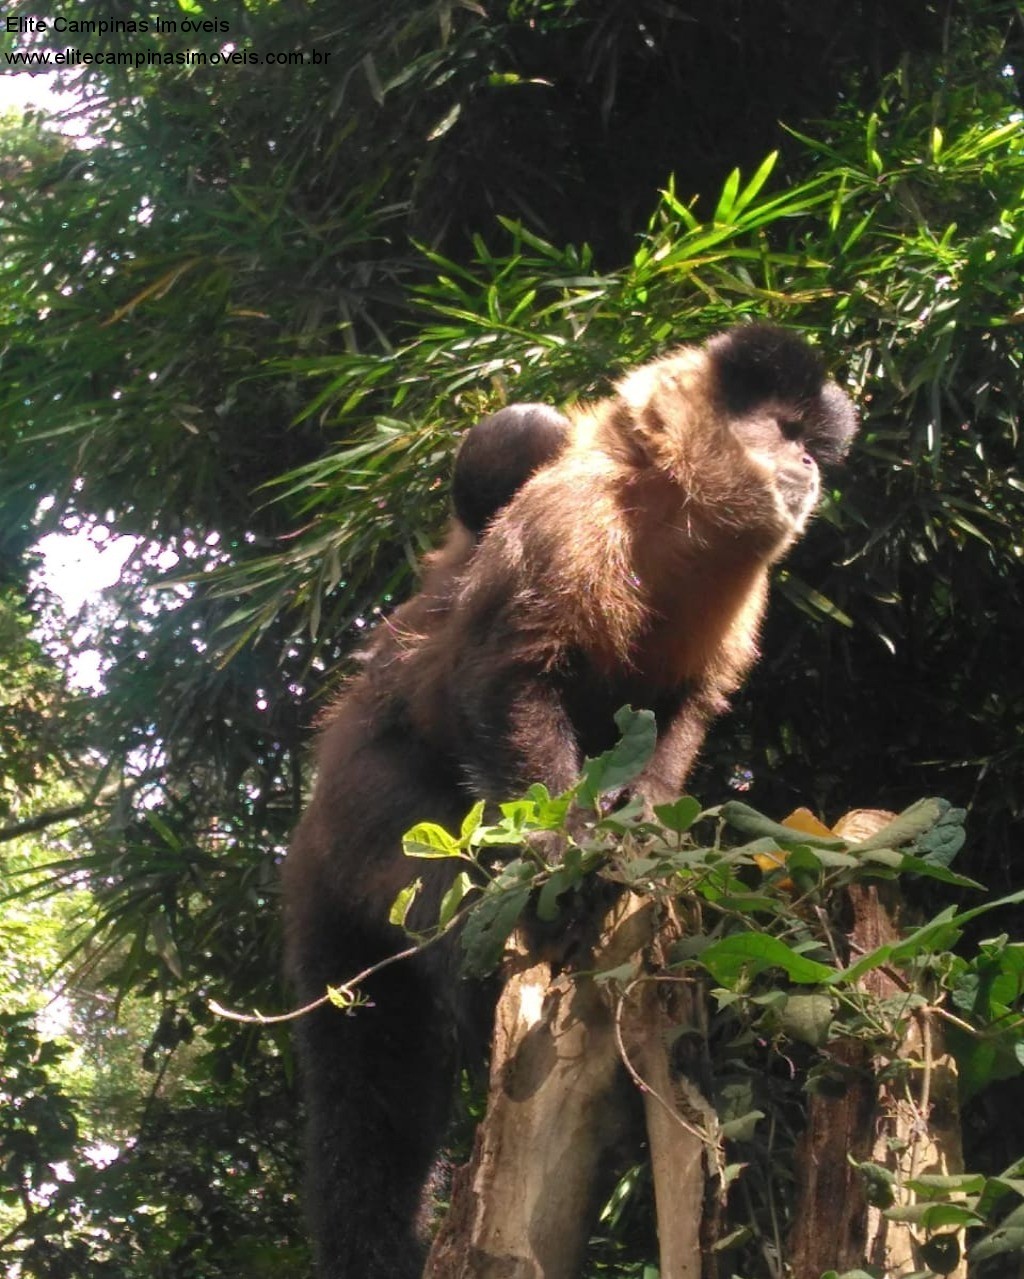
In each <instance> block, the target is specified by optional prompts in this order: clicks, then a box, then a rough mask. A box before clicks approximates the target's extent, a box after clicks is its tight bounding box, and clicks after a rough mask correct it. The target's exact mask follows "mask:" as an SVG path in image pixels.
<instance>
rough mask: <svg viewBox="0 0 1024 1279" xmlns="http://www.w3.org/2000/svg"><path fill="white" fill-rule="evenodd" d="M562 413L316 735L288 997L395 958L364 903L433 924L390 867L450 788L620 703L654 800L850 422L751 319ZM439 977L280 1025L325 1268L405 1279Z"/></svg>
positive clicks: (771, 333) (562, 772) (494, 779)
mask: <svg viewBox="0 0 1024 1279" xmlns="http://www.w3.org/2000/svg"><path fill="white" fill-rule="evenodd" d="M569 416H570V427H569V439H568V443H567V444H566V445H565V447H564V448H563V449H562V451H560V452H558V453H557V455H556V456H554V457H553V459H551V460H548V461H546V463H545V464H544V465H542V466H541V468H540V469H539V470H537V471H536V472H535V473H533V474H532V475H531V476H530V478H528V479H527V480H526V481H525V483H523V484H522V487H521V488H519V489H518V491H516V492H515V493H514V496H512V497H511V500H509V501H508V503H507V505H505V506H504V508H503V509H501V510H499V511H498V512H497V513H496V514H495V515H494V516H493V518H492V519H491V520H490V522H489V523H488V524H487V526H486V529H485V531H484V532H483V535H482V537H481V539H480V540H479V542H478V543H477V542H475V541H474V540H473V539H472V538H471V537H468V534H467V537H462V536H461V534H460V533H459V529H458V527H457V526H456V528H455V529H454V531H453V533H452V535H451V537H450V539H449V542H448V543H447V544H446V546H445V548H444V549H443V550H442V551H441V552H440V554H439V555H438V556H437V557H436V558H435V559H434V560H433V561H431V562H430V563H429V564H428V568H427V573H426V577H425V580H424V588H423V591H422V592H421V594H420V595H419V596H418V597H417V599H416V600H414V601H412V602H411V603H410V604H408V605H404V606H403V607H402V608H401V609H399V610H398V611H397V613H396V614H395V615H394V618H393V619H392V623H391V629H390V630H389V631H387V632H386V633H385V638H382V639H378V640H377V641H376V642H375V644H374V645H372V646H371V648H370V650H369V654H368V661H367V664H366V667H365V669H364V671H363V672H362V674H361V675H360V676H359V677H358V678H356V679H355V680H354V681H353V682H352V683H351V684H350V685H349V686H348V688H347V689H346V691H345V693H344V694H343V696H342V698H341V700H340V701H339V703H338V704H337V706H336V707H335V709H334V711H333V718H332V719H331V721H330V723H328V725H327V726H326V729H325V731H324V734H323V737H322V740H321V745H320V755H319V763H320V775H319V780H318V782H317V787H316V791H315V793H314V796H313V799H312V801H311V803H310V806H309V809H308V811H307V813H306V815H305V817H304V818H303V821H302V823H301V824H300V826H299V829H298V831H297V832H296V835H295V840H294V843H293V846H292V850H291V852H290V854H289V857H288V859H287V863H286V866H285V901H286V913H287V932H288V950H289V966H290V969H291V972H292V974H293V976H294V978H295V980H296V983H297V985H298V987H299V990H300V994H301V995H302V996H303V997H304V998H314V997H316V996H317V995H319V994H322V993H323V990H324V987H325V985H326V984H328V983H337V982H338V981H340V980H343V979H344V978H345V977H346V976H350V975H351V974H352V973H354V972H356V971H358V970H359V969H361V968H364V967H365V966H366V965H367V964H368V963H372V962H373V961H374V960H375V959H379V958H382V957H383V956H384V955H386V954H388V953H390V952H392V951H393V950H394V949H395V948H397V947H398V946H400V945H401V944H402V938H401V935H400V934H399V933H398V932H397V930H395V929H393V928H391V927H390V925H389V924H388V923H387V913H388V908H389V906H390V904H391V901H392V899H393V897H394V895H395V893H396V892H397V891H398V889H399V888H400V887H401V886H402V885H403V884H404V883H408V882H409V881H411V880H412V879H413V878H414V877H415V876H417V875H419V876H421V877H422V878H423V880H424V887H425V900H424V902H423V910H424V914H423V917H422V918H423V921H424V922H426V921H427V920H429V919H430V918H436V908H437V903H438V901H439V900H440V896H441V894H442V893H443V892H444V890H445V888H446V887H447V885H448V883H449V882H450V880H451V876H452V875H453V874H454V871H453V869H452V867H451V865H450V864H448V863H444V862H426V863H424V862H407V861H406V859H405V858H403V856H402V852H401V844H400V837H401V834H402V832H403V831H404V830H405V829H407V828H408V827H409V826H411V825H412V824H413V823H414V822H416V821H420V820H430V821H436V822H441V823H443V824H446V825H448V826H449V827H454V826H457V824H458V822H459V820H460V819H461V817H462V815H463V814H464V812H465V811H466V810H467V809H468V808H469V806H470V805H471V803H472V802H473V800H474V799H477V798H484V799H487V800H503V799H507V798H509V797H511V796H513V795H516V794H519V793H521V792H522V791H523V790H524V789H525V788H526V787H527V786H528V785H529V784H530V783H532V782H536V781H540V782H544V783H545V784H546V785H547V786H548V787H549V788H550V789H551V790H552V791H560V790H562V789H564V788H566V787H568V786H569V785H570V784H571V783H572V781H573V780H574V779H575V777H576V775H577V773H578V771H579V768H580V765H581V764H582V761H583V758H584V756H586V755H591V756H592V755H594V754H596V753H597V752H599V751H600V750H602V749H605V748H607V747H608V746H609V745H611V744H612V742H613V741H614V737H615V729H614V721H613V716H614V713H615V711H616V710H617V709H618V708H619V707H620V706H622V705H623V704H625V703H631V704H632V705H634V706H638V707H649V708H650V709H651V710H653V711H654V714H655V718H656V722H657V727H658V746H657V749H656V752H655V755H654V757H653V759H652V760H651V762H650V764H649V765H648V767H647V769H646V771H645V773H644V774H643V776H641V778H640V779H639V780H638V782H637V784H636V786H637V790H638V791H639V792H640V793H642V794H643V795H644V797H645V798H646V799H647V800H648V801H649V802H659V801H661V800H664V799H667V798H670V797H672V796H673V795H675V794H677V793H678V791H679V788H680V787H681V786H682V783H683V781H684V780H685V777H686V774H687V772H688V770H689V768H690V767H691V764H692V762H693V759H694V756H695V754H696V752H697V750H698V749H699V747H700V744H701V741H702V740H703V736H704V731H705V727H706V724H707V722H708V720H709V719H710V717H711V716H713V715H714V714H716V713H718V712H719V711H720V710H721V709H722V708H723V707H724V706H725V703H726V700H727V698H728V696H729V694H730V693H732V692H733V691H734V690H735V689H736V687H737V686H738V684H739V683H740V681H741V680H742V678H743V676H744V675H745V673H746V671H747V670H748V668H749V667H750V665H751V663H752V662H753V661H754V659H755V657H756V655H757V635H758V628H759V626H760V621H761V617H762V614H763V612H764V607H765V601H766V598H767V582H768V571H769V568H770V566H771V565H772V564H773V563H774V562H775V561H776V560H777V559H778V558H779V557H780V556H781V555H782V554H784V552H785V551H786V549H787V548H788V547H789V546H790V545H791V543H792V542H793V541H794V539H795V538H796V537H797V536H798V535H799V534H800V532H801V531H802V530H803V528H804V526H805V524H806V522H807V520H808V518H809V517H810V514H811V512H812V510H813V507H814V505H815V502H816V500H817V496H818V487H819V480H818V467H817V464H816V462H815V455H817V456H820V457H823V458H831V457H836V456H841V454H842V453H843V452H844V451H845V448H846V445H847V444H848V442H849V439H850V437H851V436H852V434H853V431H854V429H855V419H854V414H853V410H852V407H851V406H850V405H849V402H848V401H847V400H846V398H845V396H843V395H842V393H841V392H840V391H839V390H838V388H836V387H835V386H834V384H829V383H825V382H824V381H823V377H822V374H821V372H820V369H819V368H818V365H817V362H816V360H815V359H814V357H813V355H812V354H811V352H810V350H809V348H807V347H806V346H805V345H804V344H803V343H802V342H800V341H799V340H798V339H796V338H794V337H792V336H791V335H788V334H784V333H781V332H780V331H778V330H774V329H768V328H763V327H758V326H750V327H749V328H747V329H740V330H734V331H732V332H730V333H727V334H724V335H722V336H721V337H718V338H716V339H713V340H712V341H711V342H709V343H708V344H706V345H705V346H703V347H695V348H683V349H682V350H680V351H677V352H675V353H674V354H672V355H670V356H668V357H666V358H664V359H662V360H658V361H655V362H654V363H652V364H650V365H646V366H644V367H643V368H641V369H639V370H637V371H636V372H634V373H631V374H629V375H627V376H626V377H625V378H623V379H622V381H621V382H619V383H618V385H617V386H616V388H615V394H614V395H613V396H611V397H610V398H609V399H607V400H604V401H601V402H599V403H597V404H593V405H589V406H584V407H582V408H579V409H577V410H575V411H573V412H572V413H571V414H570V415H569ZM467 538H468V540H467ZM455 962H456V957H455V955H454V954H453V951H452V949H451V948H449V949H445V948H443V947H438V948H433V949H432V950H430V951H427V952H424V954H422V955H421V956H418V957H417V960H416V961H415V962H414V963H411V964H406V965H403V966H401V967H400V968H392V969H388V970H387V972H386V974H381V976H380V977H379V978H377V979H376V980H375V983H371V986H370V992H371V994H372V995H373V997H374V999H375V1001H376V1003H377V1007H376V1008H375V1009H374V1010H372V1011H370V1012H363V1013H361V1014H359V1015H358V1016H357V1017H356V1018H354V1019H348V1018H344V1017H342V1016H341V1015H340V1014H339V1013H338V1012H337V1011H336V1010H334V1009H324V1010H321V1011H320V1012H318V1013H316V1014H314V1015H313V1016H312V1017H310V1018H308V1019H307V1021H306V1022H305V1023H304V1027H303V1051H304V1060H305V1069H306V1083H307V1093H308V1096H309V1104H310V1114H311V1118H310V1156H311V1170H312V1171H311V1200H312V1204H313V1214H314V1223H315V1227H316V1232H317V1236H318V1240H319V1256H320V1266H321V1274H322V1275H323V1276H324V1277H325V1279H343V1276H350V1275H355V1274H359V1275H360V1276H361V1277H365V1279H384V1276H387V1279H411V1277H412V1276H414V1275H415V1274H416V1273H417V1267H418V1265H419V1260H418V1252H417V1244H416V1240H415V1229H414V1222H415V1217H416V1212H415V1207H416V1200H417V1197H418V1195H419V1193H420V1189H421V1187H422V1185H423V1184H424V1181H425V1178H426V1176H427V1173H428V1170H429V1166H430V1160H431V1156H432V1154H433V1153H434V1152H436V1147H437V1144H438V1141H439V1139H440V1130H441V1125H442V1123H443V1116H444V1111H445V1106H444V1102H445V1098H446V1096H447V1089H448V1087H449V1082H448V1081H449V1080H450V1070H451V1064H452V1051H453V1048H454V1039H453V1033H454V1029H455V1028H456V1027H457V1026H458V1025H459V1024H460V1023H463V1022H465V1021H466V1020H467V1016H466V1012H465V1008H464V1003H465V1000H466V998H467V997H469V998H471V997H472V996H471V993H470V994H469V995H467V991H468V987H467V986H466V984H465V983H463V984H462V985H461V986H460V984H459V983H458V981H457V980H456V979H455V978H454V976H453V974H452V967H453V965H454V963H455Z"/></svg>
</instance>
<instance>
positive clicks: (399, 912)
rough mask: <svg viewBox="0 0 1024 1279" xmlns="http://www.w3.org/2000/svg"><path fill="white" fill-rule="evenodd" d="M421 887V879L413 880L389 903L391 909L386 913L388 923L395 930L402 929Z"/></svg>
mask: <svg viewBox="0 0 1024 1279" xmlns="http://www.w3.org/2000/svg"><path fill="white" fill-rule="evenodd" d="M422 887H423V880H422V879H414V880H413V881H412V883H411V884H409V885H407V886H406V887H405V888H403V889H402V891H401V892H400V893H399V894H398V896H397V897H396V898H395V900H394V901H393V902H392V903H391V909H390V910H389V911H388V922H389V923H392V924H394V926H395V927H396V928H404V927H405V921H406V917H407V916H408V914H409V909H410V907H411V906H412V904H413V902H414V901H415V900H416V897H417V895H418V894H419V891H420V889H421V888H422Z"/></svg>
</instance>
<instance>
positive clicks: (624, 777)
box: [577, 706, 658, 809]
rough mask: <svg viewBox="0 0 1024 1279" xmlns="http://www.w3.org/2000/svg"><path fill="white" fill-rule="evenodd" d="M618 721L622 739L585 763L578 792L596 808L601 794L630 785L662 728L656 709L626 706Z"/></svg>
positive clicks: (590, 806)
mask: <svg viewBox="0 0 1024 1279" xmlns="http://www.w3.org/2000/svg"><path fill="white" fill-rule="evenodd" d="M615 723H616V726H617V727H618V730H619V732H620V733H621V734H622V736H621V737H620V739H619V741H618V742H617V743H616V744H615V745H614V746H613V747H612V748H611V750H608V751H605V752H604V753H603V754H601V755H598V757H597V758H596V759H588V760H587V761H586V763H585V764H584V765H583V775H582V778H581V781H580V785H579V789H578V791H577V795H578V798H579V802H580V803H581V804H582V805H583V806H584V807H589V808H595V809H596V808H597V806H598V799H599V797H600V796H601V795H603V794H606V793H607V792H608V791H616V790H621V788H622V787H624V786H628V785H629V783H630V782H631V781H633V780H634V779H635V778H637V777H639V776H640V774H641V773H642V772H643V770H644V767H645V766H646V764H647V762H648V760H649V759H650V758H651V756H652V755H653V754H654V748H655V745H656V744H657V736H658V730H657V724H656V722H655V719H654V712H653V711H648V710H641V711H635V710H633V709H632V707H629V706H624V707H623V708H622V709H621V710H619V711H617V712H616V714H615Z"/></svg>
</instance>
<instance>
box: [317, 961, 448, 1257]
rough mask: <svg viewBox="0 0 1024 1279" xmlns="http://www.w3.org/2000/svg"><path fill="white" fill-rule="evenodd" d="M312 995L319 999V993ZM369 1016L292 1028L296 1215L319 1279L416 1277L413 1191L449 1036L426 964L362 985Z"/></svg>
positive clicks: (406, 965)
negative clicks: (301, 1181) (302, 1116)
mask: <svg viewBox="0 0 1024 1279" xmlns="http://www.w3.org/2000/svg"><path fill="white" fill-rule="evenodd" d="M320 989H321V993H322V987H321V988H320ZM366 993H367V994H368V995H369V996H370V998H371V999H372V1000H373V1004H374V1006H373V1007H371V1008H360V1009H358V1010H356V1012H355V1013H354V1014H352V1015H347V1014H346V1013H344V1012H342V1011H341V1010H340V1009H338V1008H335V1007H333V1006H327V1007H325V1008H321V1009H318V1010H317V1011H316V1012H315V1013H311V1014H309V1015H308V1016H307V1017H306V1018H305V1019H304V1020H303V1024H302V1026H301V1028H300V1031H299V1040H300V1049H301V1053H302V1058H303V1065H304V1078H305V1092H306V1100H307V1111H308V1113H307V1156H306V1158H307V1206H308V1211H309V1215H310V1219H311V1225H312V1228H313V1236H314V1240H315V1247H316V1256H317V1264H318V1274H319V1275H320V1276H321V1279H416V1277H417V1276H418V1275H419V1274H420V1271H421V1269H422V1265H423V1255H424V1249H423V1244H422V1240H421V1239H420V1237H419V1234H418V1231H417V1226H418V1223H419V1220H420V1218H421V1215H422V1213H421V1207H422V1197H423V1191H424V1186H425V1184H426V1182H427V1179H428V1177H429V1174H430V1170H431V1167H432V1165H433V1161H434V1159H435V1157H436V1155H437V1151H438V1147H439V1145H440V1143H441V1140H442V1137H443V1133H444V1127H445V1123H446V1120H447V1117H448V1110H449V1102H450V1097H451V1090H452V1073H453V1064H454V1030H453V1026H452V1020H451V1017H450V1015H449V1013H448V1010H447V1009H446V1008H445V1006H444V1005H445V1001H444V1000H443V999H441V998H439V997H438V989H437V980H436V974H435V973H433V972H432V971H431V970H430V968H429V967H428V966H427V965H426V964H421V963H419V962H418V961H402V962H401V963H399V964H398V965H396V966H395V967H394V968H389V969H387V970H385V971H384V972H382V973H380V974H378V975H377V976H376V977H374V978H371V979H370V981H369V982H368V984H367V987H366Z"/></svg>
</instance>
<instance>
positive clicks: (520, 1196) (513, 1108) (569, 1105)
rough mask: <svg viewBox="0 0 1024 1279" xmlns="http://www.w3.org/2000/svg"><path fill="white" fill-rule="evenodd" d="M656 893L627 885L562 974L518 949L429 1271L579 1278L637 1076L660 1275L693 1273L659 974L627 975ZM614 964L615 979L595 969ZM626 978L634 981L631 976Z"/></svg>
mask: <svg viewBox="0 0 1024 1279" xmlns="http://www.w3.org/2000/svg"><path fill="white" fill-rule="evenodd" d="M654 919H655V915H654V905H653V903H651V902H649V901H645V900H644V899H642V898H640V897H636V896H634V895H633V894H625V895H624V896H623V897H622V898H621V899H620V900H619V901H618V903H617V904H616V906H615V908H614V909H613V910H612V911H611V912H610V913H609V915H608V917H607V918H606V920H605V923H604V927H603V928H602V931H601V936H600V940H599V942H598V944H597V945H596V946H595V948H594V951H593V953H592V954H591V955H590V956H589V957H588V960H587V972H585V973H580V972H575V973H569V972H564V971H562V972H556V971H554V970H553V968H552V966H551V964H550V963H548V962H547V961H541V962H531V961H530V960H529V959H528V958H527V956H526V954H525V950H524V949H523V948H520V952H519V954H518V955H517V957H516V958H515V960H514V962H513V964H512V973H511V976H510V977H509V978H508V980H507V982H506V985H505V988H504V990H503V992H502V996H501V1000H500V1002H499V1005H498V1012H497V1017H496V1023H495V1035H494V1043H493V1048H492V1060H491V1075H490V1089H489V1094H488V1104H487V1114H486V1116H485V1118H484V1120H483V1122H482V1123H481V1125H480V1127H479V1129H478V1131H477V1136H476V1142H475V1146H474V1150H473V1155H472V1157H471V1159H470V1162H469V1164H468V1165H467V1166H466V1167H465V1168H463V1169H461V1170H460V1171H459V1172H458V1173H457V1174H456V1177H455V1180H454V1184H453V1188H452V1204H451V1208H450V1210H449V1213H448V1216H447V1217H446V1219H445V1221H444V1223H443V1225H442V1227H441V1230H440V1232H439V1234H438V1237H437V1239H436V1240H435V1243H434V1246H433V1248H432V1250H431V1253H430V1257H429V1259H428V1262H427V1266H426V1270H425V1271H424V1279H576V1277H577V1276H578V1275H579V1273H580V1269H581V1266H582V1263H583V1257H584V1253H585V1249H586V1245H587V1241H588V1238H589V1236H590V1231H591V1226H592V1224H593V1217H594V1213H595V1210H596V1209H597V1207H598V1206H599V1201H598V1192H599V1191H600V1189H601V1188H602V1182H603V1181H605V1180H606V1178H605V1177H604V1176H603V1175H602V1174H604V1173H606V1172H607V1171H608V1168H607V1167H606V1165H608V1164H609V1163H610V1162H611V1161H612V1157H613V1155H614V1152H615V1150H616V1148H617V1147H619V1146H620V1145H621V1143H622V1141H623V1138H624V1137H625V1136H626V1135H627V1134H628V1133H629V1131H630V1128H631V1126H632V1124H633V1121H634V1120H635V1117H636V1105H635V1098H634V1096H632V1095H631V1092H632V1090H633V1087H634V1085H633V1084H632V1083H631V1082H630V1079H629V1077H628V1076H627V1071H626V1070H625V1068H624V1065H623V1059H622V1050H623V1049H625V1053H626V1057H627V1060H628V1062H629V1066H630V1074H632V1076H633V1078H634V1080H636V1079H639V1080H641V1081H642V1088H643V1094H644V1107H645V1114H646V1119H647V1127H648V1136H649V1140H650V1146H651V1154H652V1161H653V1171H654V1180H655V1187H656V1197H657V1205H658V1207H657V1211H658V1229H659V1235H660V1237H661V1255H662V1265H661V1274H662V1276H663V1279H699V1276H700V1254H699V1244H698V1230H699V1225H700V1209H701V1204H702V1202H703V1194H704V1173H703V1169H702V1162H701V1147H702V1140H701V1138H700V1136H699V1134H697V1133H696V1131H695V1129H694V1126H693V1124H692V1123H691V1122H688V1121H686V1120H685V1119H684V1118H683V1117H682V1116H681V1115H680V1113H679V1110H678V1107H677V1104H676V1099H675V1094H674V1084H673V1080H672V1075H671V1071H670V1067H669V1058H668V1050H667V1047H666V1040H667V1034H666V1032H667V1030H668V1028H669V1027H668V1014H667V1013H666V1011H665V1009H664V1006H663V1005H662V1004H661V1003H660V1002H659V1000H658V998H657V991H656V985H657V983H656V982H654V981H653V980H652V981H645V980H641V981H638V982H635V983H634V989H635V990H636V991H637V992H638V998H637V999H635V1000H634V1001H633V1005H632V1006H631V1007H630V1008H629V1009H628V1010H624V1009H623V1008H622V1007H621V1006H620V1005H621V1001H622V995H621V991H622V988H623V984H624V983H623V976H624V974H623V973H622V971H621V970H623V969H625V970H626V972H627V973H631V974H635V975H639V974H640V973H641V971H642V965H643V960H644V953H645V950H646V948H647V947H648V945H649V944H650V943H651V941H652V939H653V937H654V933H655V922H654ZM612 969H615V970H617V978H616V980H614V981H602V980H600V979H595V977H594V976H591V975H589V974H590V973H592V972H593V973H597V974H600V973H602V972H608V971H610V970H612ZM627 980H628V979H627Z"/></svg>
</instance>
